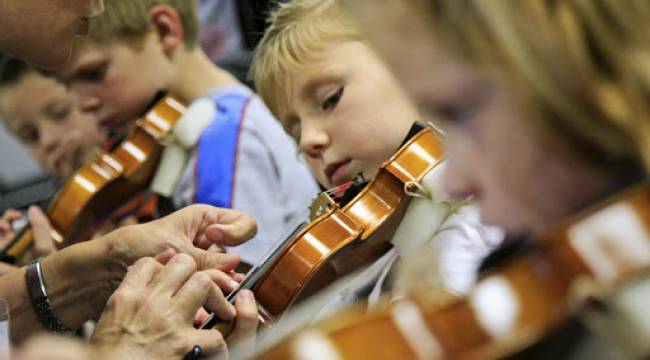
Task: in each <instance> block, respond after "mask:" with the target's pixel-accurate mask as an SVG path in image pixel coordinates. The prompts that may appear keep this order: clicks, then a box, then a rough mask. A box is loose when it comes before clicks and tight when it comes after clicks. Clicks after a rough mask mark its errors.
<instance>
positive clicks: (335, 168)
mask: <svg viewBox="0 0 650 360" xmlns="http://www.w3.org/2000/svg"><path fill="white" fill-rule="evenodd" d="M351 161H352V160H351V159H346V160H344V161H339V162H336V163H332V164H329V165H327V166H326V167H325V171H324V172H325V176H326V177H327V179H328V180H329V182H330V184H333V185H338V184H340V183H341V182H342V181H343V180H344V179H345V176H346V175H347V173H348V170H349V169H350V163H351Z"/></svg>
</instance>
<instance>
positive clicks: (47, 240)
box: [28, 206, 56, 257]
mask: <svg viewBox="0 0 650 360" xmlns="http://www.w3.org/2000/svg"><path fill="white" fill-rule="evenodd" d="M28 216H29V223H30V224H31V226H32V233H33V234H34V245H33V250H34V256H35V257H39V256H46V255H49V254H51V253H53V252H54V251H56V248H55V247H54V243H53V242H52V236H51V235H50V232H51V230H52V227H51V225H50V221H49V220H48V219H47V216H45V214H44V213H43V211H41V209H40V208H39V207H38V206H30V207H29V210H28Z"/></svg>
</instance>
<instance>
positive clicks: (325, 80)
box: [298, 75, 341, 99]
mask: <svg viewBox="0 0 650 360" xmlns="http://www.w3.org/2000/svg"><path fill="white" fill-rule="evenodd" d="M338 81H341V76H334V75H320V76H317V77H316V78H314V79H311V80H309V81H308V82H307V84H305V86H303V88H302V89H301V91H300V93H299V94H298V96H299V97H300V98H301V99H309V98H310V97H311V96H312V95H313V94H314V92H315V91H316V89H317V88H319V87H320V86H323V85H326V84H330V83H334V82H338Z"/></svg>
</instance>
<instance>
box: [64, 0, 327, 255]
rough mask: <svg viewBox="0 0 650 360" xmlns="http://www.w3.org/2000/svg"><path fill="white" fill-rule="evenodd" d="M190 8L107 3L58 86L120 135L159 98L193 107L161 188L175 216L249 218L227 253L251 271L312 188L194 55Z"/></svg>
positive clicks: (247, 103) (250, 99)
mask: <svg viewBox="0 0 650 360" xmlns="http://www.w3.org/2000/svg"><path fill="white" fill-rule="evenodd" d="M197 37H198V17H197V11H196V2H195V1H186V0H167V1H147V0H139V1H132V0H115V1H111V2H110V3H107V4H106V12H105V13H104V14H103V15H102V16H100V17H98V18H97V19H96V21H94V22H93V24H92V27H91V30H90V34H89V36H88V37H86V38H84V39H82V40H81V41H80V42H79V47H78V51H77V53H76V54H75V56H74V58H73V60H72V63H71V64H70V65H69V66H67V67H66V68H64V69H63V70H62V71H60V72H58V74H57V75H58V76H59V78H60V79H61V80H62V81H63V82H64V83H66V84H68V85H69V86H70V88H71V89H72V90H73V91H74V92H75V93H77V94H78V95H79V97H80V99H81V100H80V101H81V103H82V105H84V106H88V108H90V109H91V110H92V111H93V112H94V114H95V115H96V116H97V117H98V118H99V121H100V124H102V125H106V126H110V127H111V128H113V129H116V130H117V131H121V132H124V131H126V130H127V129H128V128H129V127H130V126H131V124H132V123H133V120H134V119H136V118H137V117H138V116H139V115H140V114H141V113H142V112H144V111H145V110H146V108H147V106H148V104H149V103H150V101H151V99H152V98H154V96H155V94H156V93H157V92H158V91H159V90H165V91H167V92H168V93H170V94H173V95H175V96H178V97H180V98H182V99H185V100H187V101H190V102H192V105H191V106H190V109H189V112H191V113H192V114H193V115H192V116H190V117H188V119H189V126H188V127H189V128H190V132H191V133H192V136H190V137H191V138H193V139H194V140H195V141H190V143H183V144H179V146H181V147H182V148H183V151H185V152H186V154H187V158H188V160H187V161H186V162H185V163H184V164H180V165H181V166H178V165H175V167H176V168H179V170H180V171H179V173H178V174H175V175H173V176H171V177H174V176H176V177H177V178H178V181H175V180H174V181H171V183H172V186H171V189H167V190H168V192H169V194H168V195H170V196H171V198H172V200H173V203H174V206H175V207H178V208H180V207H183V206H186V205H189V204H191V203H206V204H210V205H214V206H219V207H229V208H234V209H238V210H242V211H245V212H248V213H250V214H252V215H253V216H254V217H255V218H256V219H257V222H258V235H257V237H256V238H255V239H253V240H252V241H249V242H247V243H245V244H243V245H241V246H239V247H237V248H235V249H233V250H234V251H235V252H238V253H240V254H241V256H242V260H243V261H244V262H246V263H249V264H256V263H257V262H258V261H259V260H260V259H261V257H262V256H263V254H264V253H266V252H267V251H268V250H269V249H270V248H271V247H272V245H273V243H274V242H275V241H276V240H278V239H279V238H280V237H281V236H282V235H283V234H284V233H286V231H287V230H288V229H289V227H291V225H293V223H294V222H295V220H296V218H298V217H301V216H302V215H303V214H305V212H306V209H307V206H308V204H309V202H310V200H311V199H313V198H314V197H315V195H316V194H317V192H318V188H317V186H316V184H315V182H314V181H313V178H312V177H311V176H310V174H309V171H308V169H307V167H306V166H305V165H304V164H303V163H302V162H301V161H300V160H299V159H298V157H297V156H296V149H295V144H294V143H293V142H292V140H291V139H290V138H289V137H288V136H286V134H284V132H283V131H282V128H281V127H280V126H279V124H278V123H277V121H276V120H275V119H274V118H273V117H272V116H271V114H270V113H269V112H268V110H267V109H266V107H265V106H264V104H263V103H262V102H261V101H260V100H259V98H258V97H257V96H256V95H255V94H254V93H253V92H252V91H251V90H250V89H248V88H247V87H245V86H243V85H242V84H240V83H239V82H238V81H237V80H236V79H235V78H234V77H233V76H232V75H230V74H229V73H227V72H226V71H224V70H222V69H220V68H218V67H216V66H215V65H214V64H213V63H212V62H211V61H210V59H209V58H208V57H207V56H206V55H205V53H204V52H203V51H202V50H201V48H200V47H199V46H198V38H197Z"/></svg>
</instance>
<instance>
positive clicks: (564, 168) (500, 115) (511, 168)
mask: <svg viewBox="0 0 650 360" xmlns="http://www.w3.org/2000/svg"><path fill="white" fill-rule="evenodd" d="M368 3H370V2H369V1H368ZM384 3H390V2H384ZM373 5H374V4H373ZM373 8H375V7H374V6H373ZM375 9H376V8H375ZM368 10H369V11H370V12H372V13H373V14H372V16H371V15H369V14H370V13H368V14H367V15H368V18H367V19H364V24H365V25H366V26H367V29H368V30H369V33H370V38H371V40H372V41H373V43H374V44H375V45H376V47H377V50H378V52H379V53H380V54H381V55H382V57H383V58H384V59H386V61H387V63H388V64H389V66H390V68H391V69H392V70H393V71H394V72H395V74H396V75H397V78H399V79H400V82H401V83H402V84H403V86H404V88H405V89H406V91H407V92H408V94H409V95H411V96H412V98H413V99H414V100H415V103H416V104H417V105H418V107H419V109H420V110H421V112H422V114H423V116H424V117H425V118H429V119H436V121H437V122H438V123H439V124H440V125H441V126H442V128H443V130H444V131H445V145H446V149H445V155H446V158H447V167H446V171H445V188H446V190H447V191H448V192H450V193H451V194H453V195H457V196H458V197H467V196H472V197H473V199H474V200H475V201H476V202H477V203H478V204H479V206H480V208H481V215H482V219H483V221H485V222H486V223H490V224H495V225H499V226H502V227H504V228H505V229H507V230H509V231H511V232H521V231H533V232H535V231H539V230H542V229H544V228H545V227H546V226H548V225H550V224H552V223H554V222H556V221H558V220H560V219H563V218H565V217H566V216H568V215H569V214H572V213H574V212H575V211H577V210H578V209H580V208H582V207H584V206H586V205H588V204H590V203H591V202H593V201H594V200H595V199H597V198H598V197H599V196H601V195H602V194H603V192H604V191H606V190H607V189H611V186H612V181H613V179H612V175H611V174H608V173H607V172H606V171H605V169H601V168H596V167H594V166H593V165H591V164H587V163H586V162H584V161H581V160H579V159H578V158H577V157H576V156H575V154H574V153H573V152H571V151H570V150H569V149H568V147H567V144H563V143H560V142H559V141H557V139H555V138H551V137H550V136H544V135H542V133H541V132H540V131H539V129H538V128H536V127H535V126H534V125H533V124H532V122H531V121H530V118H531V114H530V113H529V112H528V111H527V109H526V108H525V107H524V106H522V104H521V103H520V102H519V98H518V97H516V96H515V94H514V93H513V92H512V91H513V90H512V89H510V88H508V87H506V86H505V84H503V83H502V82H500V81H498V79H496V78H495V77H493V76H491V74H488V73H487V72H486V71H484V70H481V69H478V68H476V67H473V66H469V65H468V64H465V63H462V62H461V61H459V59H457V58H455V57H453V56H451V55H450V53H448V52H447V51H446V50H445V49H444V48H442V47H440V46H436V44H440V41H439V40H438V39H436V38H435V37H434V34H432V33H431V31H430V26H429V24H426V23H424V22H423V21H421V20H417V19H418V17H417V16H413V15H411V14H399V12H400V11H401V10H400V8H397V6H396V8H395V9H392V10H391V11H387V10H386V9H382V10H381V11H374V12H373V11H372V9H368ZM382 16H383V17H382ZM371 18H372V19H371ZM377 24H382V25H383V24H393V25H395V26H392V27H390V28H389V27H384V26H377ZM404 39H409V41H408V42H406V41H404Z"/></svg>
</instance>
